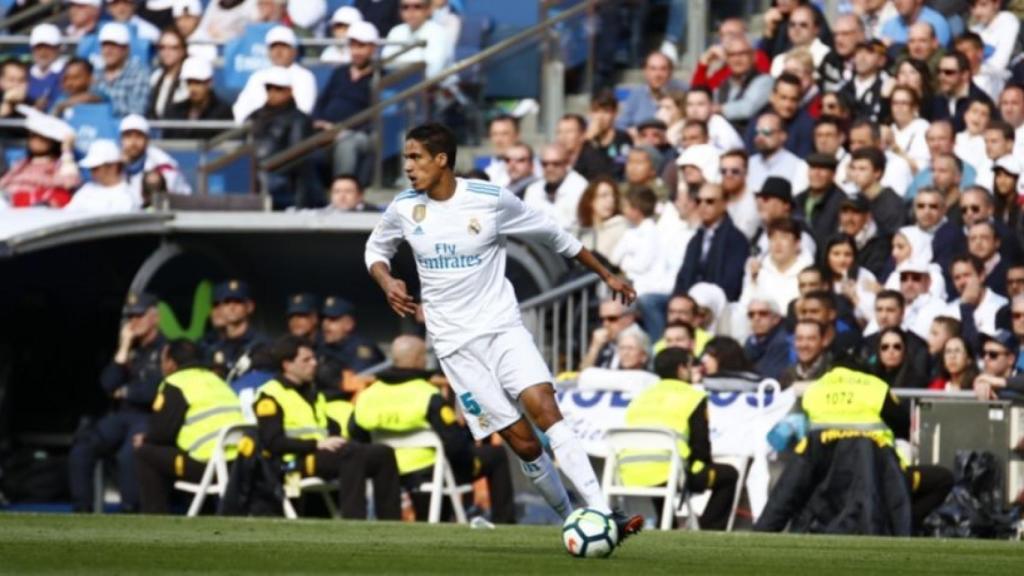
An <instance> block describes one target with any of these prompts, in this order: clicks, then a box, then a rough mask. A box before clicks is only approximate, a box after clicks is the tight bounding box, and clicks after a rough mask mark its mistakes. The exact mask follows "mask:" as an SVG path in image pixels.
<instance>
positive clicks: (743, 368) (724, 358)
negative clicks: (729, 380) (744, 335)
mask: <svg viewBox="0 0 1024 576" xmlns="http://www.w3.org/2000/svg"><path fill="white" fill-rule="evenodd" d="M753 374H754V365H753V364H752V363H751V362H750V360H748V359H747V357H746V355H745V354H744V353H743V347H742V346H740V343H739V342H737V341H735V340H733V339H732V338H729V337H728V336H715V337H714V338H712V339H711V340H710V341H709V342H708V344H707V346H705V347H704V351H703V352H702V353H701V355H700V372H699V376H700V377H701V378H702V379H704V378H710V377H719V378H723V377H729V376H739V377H741V378H742V377H744V376H750V375H753Z"/></svg>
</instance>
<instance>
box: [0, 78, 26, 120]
mask: <svg viewBox="0 0 1024 576" xmlns="http://www.w3.org/2000/svg"><path fill="white" fill-rule="evenodd" d="M27 98H28V66H26V65H25V64H24V63H23V62H20V61H18V60H13V59H9V60H4V61H3V62H2V63H0V118H17V117H21V116H22V114H21V113H20V112H18V106H20V105H22V104H26V103H27ZM4 132H6V133H8V134H10V132H9V131H8V130H7V129H4V130H3V132H0V133H4Z"/></svg>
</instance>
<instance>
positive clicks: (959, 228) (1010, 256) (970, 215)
mask: <svg viewBox="0 0 1024 576" xmlns="http://www.w3.org/2000/svg"><path fill="white" fill-rule="evenodd" d="M994 202H995V200H993V198H992V195H991V194H989V192H988V190H985V189H984V188H982V187H980V186H972V187H970V188H968V189H967V190H965V191H964V193H963V196H961V198H960V208H961V212H962V215H963V220H962V221H961V222H956V221H954V220H947V221H946V223H945V224H942V225H941V226H939V229H938V230H936V231H935V237H934V239H933V240H932V261H933V262H935V263H936V264H938V265H939V266H941V267H942V269H943V271H944V273H945V274H946V285H947V286H950V285H951V278H950V276H949V272H948V271H949V267H950V262H951V261H952V260H953V257H954V256H956V255H959V254H963V253H964V252H967V248H968V245H967V230H968V229H970V227H971V226H973V225H974V224H977V223H978V222H992V225H993V226H994V227H995V229H996V233H997V236H998V237H999V254H1000V255H1001V257H1002V258H1003V259H1004V260H1007V261H1009V262H1015V261H1017V258H1018V257H1019V255H1020V243H1019V242H1017V239H1016V238H1014V236H1013V233H1012V232H1011V231H1010V230H1009V229H1007V227H1006V225H1005V224H1003V223H1002V222H1000V221H998V220H994V219H993V217H992V215H993V211H994V209H995V205H994Z"/></svg>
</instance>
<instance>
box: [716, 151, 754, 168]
mask: <svg viewBox="0 0 1024 576" xmlns="http://www.w3.org/2000/svg"><path fill="white" fill-rule="evenodd" d="M726 158H741V159H742V160H743V166H744V167H745V166H747V165H748V164H749V163H750V156H748V155H747V151H746V150H743V149H742V148H733V149H732V150H729V151H727V152H724V153H723V154H722V155H721V156H720V157H719V159H718V161H719V162H721V161H722V160H725V159H726Z"/></svg>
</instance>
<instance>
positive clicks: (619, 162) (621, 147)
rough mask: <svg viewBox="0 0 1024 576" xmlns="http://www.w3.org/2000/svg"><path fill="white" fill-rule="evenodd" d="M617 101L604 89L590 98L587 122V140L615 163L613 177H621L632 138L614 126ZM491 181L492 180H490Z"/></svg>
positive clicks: (613, 95) (617, 106)
mask: <svg viewBox="0 0 1024 576" xmlns="http://www.w3.org/2000/svg"><path fill="white" fill-rule="evenodd" d="M618 109H619V102H618V100H616V99H615V94H613V93H612V92H611V91H605V92H601V93H599V94H598V95H597V96H594V97H593V98H592V99H591V100H590V120H589V122H588V123H587V140H589V141H590V142H592V143H593V145H594V147H595V148H596V149H597V151H598V152H599V153H600V154H601V155H602V156H604V157H606V158H611V159H612V160H613V161H614V163H615V177H616V178H622V176H623V173H624V171H625V170H624V169H625V165H626V156H627V155H628V154H629V150H630V149H631V148H632V146H633V139H632V138H631V137H630V136H629V134H628V133H626V132H625V131H624V130H619V129H618V128H616V127H615V124H616V120H615V117H616V115H617V114H618ZM492 181H493V180H492Z"/></svg>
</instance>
